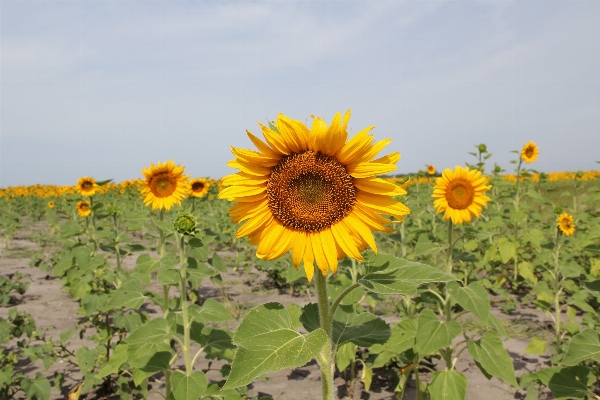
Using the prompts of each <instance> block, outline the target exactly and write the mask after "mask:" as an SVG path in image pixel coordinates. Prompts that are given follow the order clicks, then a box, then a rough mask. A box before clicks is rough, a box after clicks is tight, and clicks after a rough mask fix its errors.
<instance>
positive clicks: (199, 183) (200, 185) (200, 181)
mask: <svg viewBox="0 0 600 400" xmlns="http://www.w3.org/2000/svg"><path fill="white" fill-rule="evenodd" d="M209 189H210V182H208V179H206V178H196V179H192V180H191V181H190V196H193V197H198V198H202V197H204V196H206V195H207V194H208V190H209Z"/></svg>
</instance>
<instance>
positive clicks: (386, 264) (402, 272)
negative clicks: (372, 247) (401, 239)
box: [358, 252, 456, 296]
mask: <svg viewBox="0 0 600 400" xmlns="http://www.w3.org/2000/svg"><path fill="white" fill-rule="evenodd" d="M365 270H366V274H365V275H364V276H363V277H362V279H359V280H358V283H359V284H360V285H361V286H362V287H363V288H365V289H366V290H368V291H371V292H375V293H380V294H403V295H408V296H412V295H415V294H416V293H417V288H418V287H419V286H421V285H422V284H425V283H430V282H449V281H452V280H456V278H455V277H454V276H453V275H451V274H448V273H446V272H444V271H441V270H440V269H438V268H434V267H431V266H429V265H425V264H421V263H417V262H413V261H407V260H404V259H401V258H398V257H394V256H392V255H389V254H384V253H379V254H377V255H374V254H373V253H372V252H369V253H368V254H367V257H365Z"/></svg>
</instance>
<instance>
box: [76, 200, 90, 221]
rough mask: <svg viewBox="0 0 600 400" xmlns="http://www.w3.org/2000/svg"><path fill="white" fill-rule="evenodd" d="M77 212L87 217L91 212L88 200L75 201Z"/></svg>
mask: <svg viewBox="0 0 600 400" xmlns="http://www.w3.org/2000/svg"><path fill="white" fill-rule="evenodd" d="M76 207H77V212H78V213H79V215H80V216H82V217H87V216H88V215H90V214H91V213H92V207H91V204H90V202H89V201H85V200H82V201H80V202H78V203H77V206H76Z"/></svg>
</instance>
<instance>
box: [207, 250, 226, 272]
mask: <svg viewBox="0 0 600 400" xmlns="http://www.w3.org/2000/svg"><path fill="white" fill-rule="evenodd" d="M210 265H212V267H213V268H214V269H216V270H217V271H219V272H224V273H226V272H227V265H225V261H223V258H222V257H221V256H220V255H218V254H216V253H215V254H213V256H212V259H211V260H210Z"/></svg>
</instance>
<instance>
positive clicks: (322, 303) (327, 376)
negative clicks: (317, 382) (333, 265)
mask: <svg viewBox="0 0 600 400" xmlns="http://www.w3.org/2000/svg"><path fill="white" fill-rule="evenodd" d="M315 283H316V286H317V297H318V306H319V318H320V321H321V328H323V330H325V333H326V334H327V342H326V343H325V345H324V346H323V349H322V350H321V352H320V353H319V355H318V356H317V361H318V363H319V368H320V369H321V387H322V389H323V400H333V362H332V359H333V346H332V341H331V325H332V322H331V317H330V310H329V296H328V294H327V279H326V277H325V276H323V274H322V273H321V271H319V270H317V271H316V274H315Z"/></svg>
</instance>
